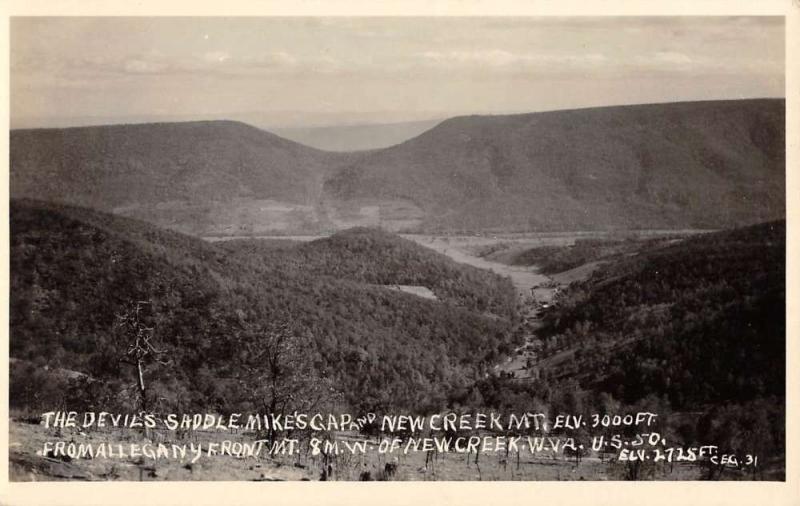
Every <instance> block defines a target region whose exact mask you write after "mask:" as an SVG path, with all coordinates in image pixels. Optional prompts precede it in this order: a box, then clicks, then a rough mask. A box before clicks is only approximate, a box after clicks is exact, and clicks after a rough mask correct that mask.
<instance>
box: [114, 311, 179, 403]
mask: <svg viewBox="0 0 800 506" xmlns="http://www.w3.org/2000/svg"><path fill="white" fill-rule="evenodd" d="M149 306H151V303H150V301H142V300H140V301H136V302H135V303H130V304H129V305H128V307H126V308H125V310H123V312H121V313H118V314H117V315H116V321H115V324H114V326H115V328H116V329H117V330H118V331H119V332H120V333H121V334H122V338H123V339H124V344H125V351H124V354H123V355H122V357H121V358H120V362H122V363H126V364H129V365H132V366H134V367H135V368H136V373H137V375H138V382H137V385H138V388H139V396H140V399H141V403H142V411H147V409H148V403H147V384H146V383H145V377H144V375H145V368H146V367H147V366H148V365H150V364H152V363H158V364H164V365H166V364H168V361H167V360H163V359H162V358H161V357H162V356H163V355H164V353H165V351H164V350H160V349H157V348H156V347H155V346H154V345H153V340H154V336H155V328H154V327H152V326H148V325H147V323H146V322H145V315H144V311H143V310H144V308H146V307H149Z"/></svg>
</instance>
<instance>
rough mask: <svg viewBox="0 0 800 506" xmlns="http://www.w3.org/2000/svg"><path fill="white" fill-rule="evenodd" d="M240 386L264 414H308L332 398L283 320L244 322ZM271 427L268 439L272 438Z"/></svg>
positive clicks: (331, 393) (329, 389)
mask: <svg viewBox="0 0 800 506" xmlns="http://www.w3.org/2000/svg"><path fill="white" fill-rule="evenodd" d="M244 327H245V337H246V338H245V339H244V340H243V341H244V342H243V346H244V349H245V350H246V353H245V356H246V357H247V358H246V363H245V364H243V367H242V369H243V372H244V374H243V377H242V386H243V388H244V389H245V391H246V392H247V394H248V396H249V397H250V399H251V401H252V402H253V403H254V404H256V405H258V406H260V407H261V408H262V409H264V410H265V412H267V413H274V414H289V413H292V412H294V411H297V412H300V413H303V412H305V413H309V412H310V411H311V410H314V409H319V408H320V407H321V406H322V405H323V404H324V403H326V402H328V401H330V400H331V399H332V398H333V397H335V393H334V391H333V389H332V387H331V386H330V383H329V382H328V381H327V380H326V379H325V378H322V377H320V375H319V373H318V371H316V370H315V369H314V367H313V364H312V363H311V358H310V356H309V350H308V348H307V346H305V345H304V343H303V342H302V340H301V339H299V338H298V337H297V336H296V335H295V333H294V331H293V329H292V327H291V324H289V323H288V322H286V321H280V322H273V323H268V324H253V323H245V324H244ZM275 435H276V434H275V431H274V429H273V428H272V427H270V430H269V432H268V438H269V439H270V440H272V439H274V437H275Z"/></svg>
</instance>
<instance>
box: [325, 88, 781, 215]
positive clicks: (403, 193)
mask: <svg viewBox="0 0 800 506" xmlns="http://www.w3.org/2000/svg"><path fill="white" fill-rule="evenodd" d="M784 108H785V104H784V101H783V100H735V101H715V102H687V103H671V104H651V105H635V106H616V107H600V108H594V109H579V110H569V111H552V112H540V113H532V114H516V115H498V116H464V117H457V118H451V119H449V120H447V121H444V122H443V123H441V124H439V125H438V126H436V127H435V128H433V129H431V130H429V131H428V132H425V133H424V134H422V135H420V136H419V137H417V138H414V139H411V140H409V141H407V142H404V143H403V144H400V145H398V146H393V147H390V148H387V149H384V150H380V151H377V152H375V153H372V154H370V155H369V156H366V157H363V158H360V159H358V160H354V161H353V162H352V163H350V164H346V165H344V166H343V167H342V168H341V169H339V171H338V172H337V173H336V174H335V175H333V176H332V177H330V178H329V179H328V180H327V181H326V183H325V189H326V193H328V194H331V195H334V196H337V197H338V198H341V199H345V200H347V199H359V198H366V197H371V198H375V197H377V196H381V197H382V198H384V199H390V198H405V199H409V200H411V201H413V202H414V203H415V204H416V205H418V206H420V207H421V208H423V209H424V210H425V212H426V219H425V221H424V223H423V224H422V228H427V229H438V230H445V231H446V230H487V229H493V230H518V231H530V230H602V229H614V228H622V229H635V228H658V229H665V228H730V227H734V226H741V225H745V224H752V223H757V222H761V221H767V220H770V219H779V218H781V217H782V216H783V213H784V187H785V186H784V174H785V171H784V146H785V132H784V116H785V112H784Z"/></svg>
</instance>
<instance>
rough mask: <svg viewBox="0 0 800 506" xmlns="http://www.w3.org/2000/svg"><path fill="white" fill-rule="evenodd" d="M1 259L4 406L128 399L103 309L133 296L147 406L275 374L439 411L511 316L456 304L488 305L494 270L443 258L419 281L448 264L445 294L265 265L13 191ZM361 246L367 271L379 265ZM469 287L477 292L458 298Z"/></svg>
mask: <svg viewBox="0 0 800 506" xmlns="http://www.w3.org/2000/svg"><path fill="white" fill-rule="evenodd" d="M355 235H356V236H359V235H360V233H359V232H356V233H355ZM385 239H386V240H391V239H388V238H385ZM332 241H335V242H338V241H344V242H346V241H347V235H345V236H344V237H342V238H335V239H332ZM403 246H404V243H403V242H397V243H396V244H395V246H394V247H395V248H397V251H399V250H400V249H402V248H403ZM309 247H310V248H317V247H319V245H310V246H309ZM414 254H416V253H413V252H412V253H410V254H404V255H410V256H411V257H413V256H414ZM398 255H400V253H398ZM10 258H11V293H12V294H13V297H12V300H11V312H10V323H11V356H12V357H13V358H15V359H20V360H21V362H19V364H18V365H15V367H18V369H15V372H14V374H13V375H12V379H13V383H12V385H11V387H12V399H13V402H14V403H15V404H16V405H17V407H24V408H32V409H40V408H47V409H52V408H53V407H54V406H53V405H52V404H58V403H69V405H70V406H71V408H72V409H80V408H81V407H93V408H98V407H103V406H105V407H109V408H110V407H113V405H117V407H119V408H125V409H131V406H132V405H133V404H135V403H136V396H135V392H133V393H132V390H133V388H132V386H133V385H135V383H136V382H135V381H134V378H135V367H132V366H130V365H127V364H126V361H125V349H126V347H127V346H128V345H129V342H128V340H127V337H129V336H127V337H126V334H125V333H124V331H122V330H120V328H118V326H115V321H116V319H117V318H118V317H120V316H124V315H126V314H128V315H130V314H131V312H132V308H135V305H136V303H137V302H138V301H144V302H146V303H147V304H145V305H144V306H142V308H141V315H142V316H141V318H142V322H143V324H145V325H147V326H150V327H153V328H154V329H155V330H154V337H153V339H154V342H156V343H157V345H156V348H157V349H158V350H159V352H161V353H160V354H159V355H158V357H157V358H158V359H159V362H156V361H153V362H152V363H148V364H147V368H146V377H147V381H148V384H150V385H152V387H151V388H150V390H149V393H148V395H150V396H152V399H151V403H160V406H161V409H172V410H190V409H198V410H206V411H208V410H219V411H221V412H228V411H235V410H240V411H242V410H244V411H246V410H248V408H249V409H261V410H263V409H264V407H263V406H261V405H259V404H258V401H259V399H261V400H263V399H264V398H267V397H269V396H268V395H267V396H264V395H262V394H263V393H262V394H259V393H258V389H259V388H260V387H261V385H263V384H264V382H265V381H266V380H265V378H270V377H272V376H274V375H279V376H280V378H281V382H286V383H285V384H286V385H293V386H287V387H286V388H287V389H300V388H301V386H302V388H308V389H311V390H313V395H312V393H311V390H309V391H308V392H305V391H301V392H300V393H299V394H298V392H296V391H294V392H293V398H294V399H295V400H297V399H298V398H299V399H311V398H312V397H313V398H319V399H326V400H327V401H328V402H331V403H338V405H339V406H347V407H349V408H350V409H353V410H366V409H372V410H376V409H386V410H389V409H401V408H406V409H411V410H415V411H423V410H426V409H440V408H441V407H442V406H443V404H444V403H445V400H446V399H447V398H448V396H450V395H455V394H457V393H458V392H460V391H461V390H463V389H464V388H465V387H466V386H467V385H469V384H471V382H472V381H473V380H474V378H475V377H476V376H477V375H478V374H479V372H480V371H481V370H482V369H483V368H484V367H485V365H486V364H487V363H488V362H491V361H492V360H493V359H494V357H496V356H497V355H498V354H499V353H504V352H507V351H508V348H509V345H510V343H509V340H510V335H509V334H510V333H509V329H510V321H509V318H508V316H509V315H507V314H506V315H504V317H503V318H497V317H491V316H483V315H482V314H480V312H476V311H474V308H476V307H478V306H477V305H475V304H473V305H472V306H471V307H470V304H469V303H468V301H471V300H474V301H480V300H485V301H487V302H485V303H486V304H488V305H487V308H486V309H494V308H493V307H492V305H491V303H490V302H488V301H489V300H490V299H487V298H486V297H487V295H486V294H490V295H492V296H495V295H496V296H497V297H499V299H501V300H506V299H507V297H503V296H501V295H499V292H500V291H501V290H502V287H503V286H504V282H502V281H500V280H497V279H491V277H486V276H484V277H481V276H474V277H472V278H470V277H469V276H467V278H468V280H469V282H468V283H466V284H462V283H461V282H460V281H459V276H461V274H460V270H459V269H457V268H455V267H453V266H448V267H443V268H442V269H443V271H442V272H443V273H444V274H441V273H440V274H439V277H438V280H434V281H432V282H431V283H430V284H431V286H437V284H438V285H441V286H448V284H447V276H450V275H452V276H453V278H452V282H453V286H457V287H459V289H458V290H457V291H456V292H453V293H454V294H455V295H452V296H451V297H450V298H451V299H452V300H454V301H456V302H459V301H460V303H459V304H458V305H457V304H454V303H452V302H450V301H448V300H445V301H443V302H440V301H429V300H425V299H422V298H419V297H415V296H413V295H408V294H403V293H398V292H394V291H390V290H385V289H383V288H381V287H376V286H371V285H369V284H367V283H364V282H358V281H356V280H354V279H344V278H347V277H349V275H348V274H343V276H344V278H342V279H340V278H336V277H335V273H331V275H319V274H318V273H317V272H304V271H303V270H301V269H284V268H282V267H281V266H280V265H285V264H280V265H279V266H277V267H276V266H274V265H272V266H271V265H270V263H269V261H265V259H264V257H263V256H262V254H261V253H260V250H258V249H257V248H256V249H254V250H252V251H249V252H248V251H245V250H244V249H241V248H237V252H236V253H235V254H233V253H232V252H231V250H230V249H229V248H223V247H219V246H217V245H214V244H210V243H206V242H203V241H201V240H198V239H194V238H191V237H188V236H184V235H181V234H178V233H173V232H169V231H164V230H159V229H156V228H155V227H152V226H150V225H147V224H144V223H141V222H137V221H134V220H130V219H126V218H120V217H114V216H111V215H108V214H104V213H99V212H95V211H90V210H87V209H81V208H75V207H68V206H61V205H53V204H44V203H41V202H34V201H12V206H11V257H10ZM361 260H362V261H363V262H364V264H363V265H364V267H365V270H366V271H367V272H370V271H372V272H378V271H379V269H378V268H376V267H371V264H370V261H369V259H368V258H362V259H361ZM438 261H439V263H440V264H446V263H447V262H449V261H448V260H446V259H444V258H439V259H438ZM382 262H383V260H382V259H381V257H374V259H373V261H372V263H373V264H381V263H382ZM387 280H388V281H390V280H389V278H387ZM418 281H419V282H423V281H425V280H424V279H419V280H418ZM482 281H484V282H486V286H485V287H484V286H482V285H481V282H482ZM390 282H391V281H390ZM470 289H475V290H476V291H477V292H476V293H475V294H474V295H473V296H470V295H469V290H470ZM509 291H510V292H511V293H513V291H512V290H511V288H510V287H509ZM443 293H445V294H446V293H447V292H443ZM498 307H499V308H501V309H502V306H498ZM505 309H507V308H505ZM495 312H500V311H499V309H497V310H495ZM284 325H285V326H288V328H286V329H283V328H282V326H284ZM276 340H277V341H278V342H279V344H280V345H275V342H276ZM270 350H273V351H274V350H278V351H279V352H281V354H280V357H279V358H280V359H281V360H279V362H281V361H282V360H285V361H286V362H285V363H282V362H281V367H279V368H278V369H274V368H273V367H272V366H270V365H269V364H271V363H272V362H271V361H269V360H267V359H268V358H269V357H268V354H269V353H270ZM154 358H156V357H154ZM162 362H163V363H162ZM26 364H27V365H26ZM44 366H49V368H56V367H58V368H62V369H66V370H69V371H76V372H79V373H84V374H86V375H88V376H86V377H83V379H82V380H80V379H78V380H74V381H73V383H74V382H75V381H84V382H88V385H86V384H84V385H82V386H80V387H79V388H78V387H76V388H72V389H66V391H67V393H66V394H65V392H64V391H62V390H60V389H59V388H60V386H63V385H57V384H55V383H52V382H37V378H38V379H41V375H42V374H43V372H42V371H43V370H44V369H43V367H44ZM271 375H272V376H271ZM293 382H294V383H293ZM281 384H283V383H281ZM326 384H328V385H330V388H328V387H325V385H326ZM70 392H71V393H70ZM70 395H74V396H77V398H72V397H69V396H70ZM87 396H89V397H90V398H86V397H87ZM287 402H288V401H287ZM114 403H117V404H114ZM119 404H122V406H119ZM109 405H112V406H109ZM151 405H152V404H151ZM285 407H286V408H287V409H288V408H289V407H290V406H288V405H287V406H285Z"/></svg>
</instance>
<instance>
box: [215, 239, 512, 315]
mask: <svg viewBox="0 0 800 506" xmlns="http://www.w3.org/2000/svg"><path fill="white" fill-rule="evenodd" d="M220 247H222V248H224V249H226V250H228V251H230V252H231V253H233V254H234V255H235V256H236V255H239V254H242V253H244V254H245V255H247V256H250V257H256V258H260V259H263V268H265V269H280V270H283V271H292V272H302V273H304V274H307V275H312V276H332V277H335V278H340V279H348V280H352V281H357V282H359V283H368V284H374V285H421V286H425V287H427V288H430V289H431V290H432V291H433V292H434V293H435V294H436V295H437V297H438V298H439V299H440V300H444V301H448V302H451V303H453V304H455V305H458V306H462V307H465V308H467V309H470V310H472V311H478V312H488V313H492V314H495V315H499V316H502V317H504V318H506V319H510V318H512V317H513V315H514V312H515V310H516V305H517V301H516V295H515V292H514V288H513V286H512V284H511V281H510V280H508V279H505V278H500V277H499V276H497V275H495V274H493V273H491V272H488V271H484V270H481V269H477V268H474V267H470V266H467V265H463V264H457V263H455V262H453V261H452V260H450V259H449V258H448V257H446V256H445V255H442V254H440V253H436V252H435V251H433V250H431V249H429V248H425V247H424V246H420V245H418V244H416V243H414V242H412V241H409V240H406V239H403V238H401V237H399V236H397V235H394V234H389V233H387V232H383V231H381V230H379V229H369V228H354V229H350V230H345V231H343V232H339V233H337V234H335V235H333V236H331V237H328V238H324V239H318V240H316V241H312V242H309V243H306V244H299V245H296V246H292V247H285V248H276V247H273V246H271V245H268V244H265V243H264V242H263V241H261V240H235V241H226V242H222V243H220Z"/></svg>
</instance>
